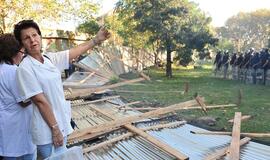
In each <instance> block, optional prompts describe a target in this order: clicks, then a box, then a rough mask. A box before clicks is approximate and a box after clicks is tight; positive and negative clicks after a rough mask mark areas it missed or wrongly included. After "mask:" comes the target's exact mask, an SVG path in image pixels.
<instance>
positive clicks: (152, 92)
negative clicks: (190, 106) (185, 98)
mask: <svg viewBox="0 0 270 160" xmlns="http://www.w3.org/2000/svg"><path fill="white" fill-rule="evenodd" d="M115 91H116V92H121V93H151V94H155V93H158V94H160V93H183V91H126V90H115Z"/></svg>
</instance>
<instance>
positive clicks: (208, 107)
mask: <svg viewBox="0 0 270 160" xmlns="http://www.w3.org/2000/svg"><path fill="white" fill-rule="evenodd" d="M235 106H236V104H227V105H214V106H206V109H215V108H224V107H235ZM160 108H161V107H157V108H154V107H141V108H131V107H130V108H122V110H156V109H160ZM191 109H202V107H201V106H194V107H186V108H182V109H181V110H191Z"/></svg>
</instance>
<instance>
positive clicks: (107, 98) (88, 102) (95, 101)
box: [72, 96, 120, 107]
mask: <svg viewBox="0 0 270 160" xmlns="http://www.w3.org/2000/svg"><path fill="white" fill-rule="evenodd" d="M116 98H120V96H111V97H106V98H102V99H98V100H94V101H87V102H81V103H78V104H73V105H72V107H76V106H82V105H88V104H93V103H98V102H104V101H107V100H111V99H116Z"/></svg>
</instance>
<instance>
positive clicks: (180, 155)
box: [125, 124, 188, 159]
mask: <svg viewBox="0 0 270 160" xmlns="http://www.w3.org/2000/svg"><path fill="white" fill-rule="evenodd" d="M125 128H127V129H128V130H130V131H131V132H134V133H136V134H138V135H140V136H141V137H143V138H145V139H146V140H148V141H150V142H151V143H153V144H155V145H156V146H158V147H159V148H161V149H162V150H164V151H166V152H167V153H170V154H171V155H173V156H175V157H176V158H177V159H188V157H187V156H186V155H184V154H183V153H181V152H179V151H178V150H176V149H174V148H173V147H171V146H169V145H168V144H166V143H163V142H162V141H160V140H158V139H156V138H154V137H153V136H151V135H149V134H147V133H145V132H144V131H142V130H141V129H138V128H136V127H134V126H132V125H130V124H127V125H125Z"/></svg>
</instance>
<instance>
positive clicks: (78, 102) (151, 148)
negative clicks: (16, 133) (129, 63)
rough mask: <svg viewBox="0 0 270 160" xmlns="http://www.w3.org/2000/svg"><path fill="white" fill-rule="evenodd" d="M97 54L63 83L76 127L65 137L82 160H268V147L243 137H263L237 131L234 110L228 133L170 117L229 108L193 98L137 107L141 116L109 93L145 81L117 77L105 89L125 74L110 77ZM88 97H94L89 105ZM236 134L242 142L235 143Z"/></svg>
mask: <svg viewBox="0 0 270 160" xmlns="http://www.w3.org/2000/svg"><path fill="white" fill-rule="evenodd" d="M97 55H98V54H94V55H91V56H88V57H86V58H85V59H83V60H82V61H80V62H79V63H78V66H80V67H82V68H84V69H85V70H86V71H87V72H75V73H74V74H73V75H72V76H71V77H70V78H68V79H67V80H66V81H65V82H64V87H65V89H66V98H67V99H70V100H72V118H73V120H74V121H75V123H76V129H75V131H74V132H73V133H72V134H71V135H70V136H69V137H68V145H69V146H74V145H82V146H83V150H84V157H85V159H91V160H92V159H106V160H107V159H112V160H115V159H134V160H138V159H143V160H147V159H149V160H150V159H151V160H152V159H165V160H167V159H194V160H198V159H209V160H210V159H222V158H225V159H226V158H229V159H256V160H257V159H269V157H270V152H269V151H270V146H266V145H261V144H258V143H254V142H250V138H248V137H256V136H264V137H265V136H268V137H269V134H252V133H240V124H241V118H242V116H241V113H239V112H236V113H235V118H234V120H233V131H232V133H227V132H210V131H207V130H204V129H201V128H198V127H195V126H192V125H189V124H186V121H185V120H183V119H181V118H180V117H179V116H177V115H175V114H173V113H174V112H176V111H179V110H186V109H202V111H203V112H207V110H208V109H211V108H223V107H231V106H235V105H232V104H229V105H215V106H206V105H205V104H204V99H203V98H201V97H199V96H197V97H195V98H194V99H191V100H189V101H186V102H182V103H179V104H174V105H171V106H168V107H162V108H152V107H144V106H143V107H140V109H143V110H148V111H147V112H144V113H142V112H140V111H139V110H140V109H138V108H137V107H134V104H137V103H138V102H129V103H125V102H123V100H122V99H121V97H120V96H118V95H112V94H111V92H110V89H113V88H115V87H119V86H122V85H126V84H131V83H136V82H140V81H143V80H150V78H149V77H147V76H146V75H145V74H143V73H138V74H139V75H140V76H141V77H142V78H137V79H133V80H123V79H121V82H118V83H116V84H109V85H108V84H107V83H108V81H109V80H110V78H111V76H118V75H119V74H122V73H125V72H126V70H124V69H123V71H119V72H118V73H116V72H115V71H113V69H112V67H111V66H112V65H111V63H103V58H100V57H101V56H97ZM118 60H119V59H118ZM117 63H118V65H117V66H122V67H123V66H125V65H124V63H123V62H122V61H120V60H119V61H117ZM94 64H95V65H94ZM97 64H98V65H97ZM102 64H103V65H102ZM105 64H106V65H105ZM119 68H121V67H119ZM119 68H118V69H119ZM128 68H129V69H131V70H132V67H128ZM116 70H117V69H116ZM93 94H94V95H98V96H96V97H97V98H93V99H95V100H91V101H90V100H89V97H91V95H93ZM229 135H232V137H231V136H229ZM240 136H244V137H245V138H242V139H240ZM240 146H241V149H240Z"/></svg>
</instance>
